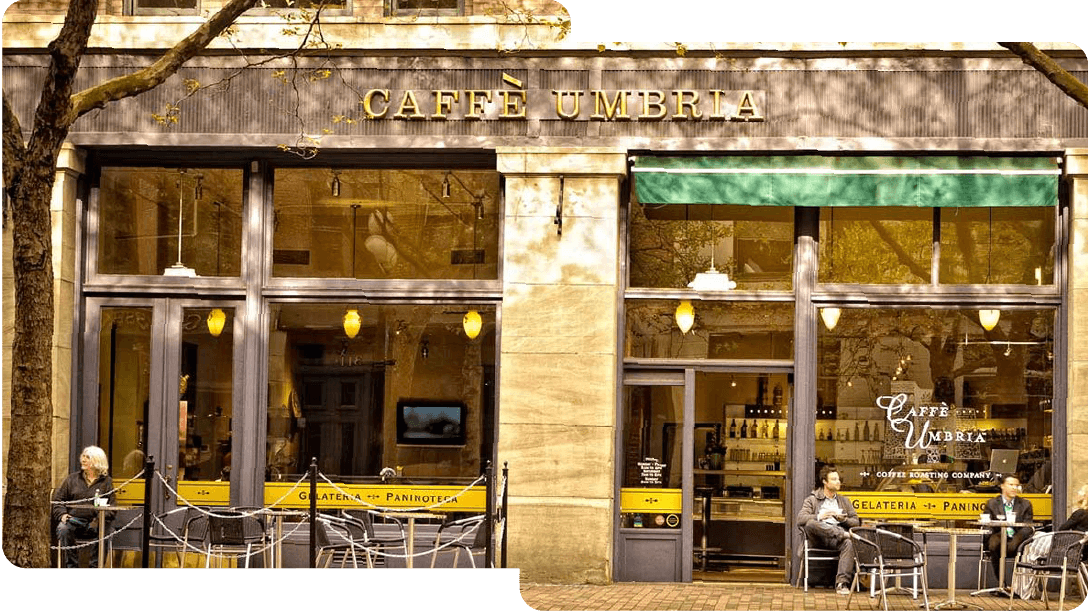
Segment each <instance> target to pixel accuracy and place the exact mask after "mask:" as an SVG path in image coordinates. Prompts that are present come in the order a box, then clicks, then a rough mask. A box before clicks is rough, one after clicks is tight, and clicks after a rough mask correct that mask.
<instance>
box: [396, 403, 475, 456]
mask: <svg viewBox="0 0 1088 612" xmlns="http://www.w3.org/2000/svg"><path fill="white" fill-rule="evenodd" d="M465 412H466V409H465V404H464V403H462V402H459V401H442V400H414V399H402V400H400V401H398V402H397V444H400V445H408V446H464V445H465Z"/></svg>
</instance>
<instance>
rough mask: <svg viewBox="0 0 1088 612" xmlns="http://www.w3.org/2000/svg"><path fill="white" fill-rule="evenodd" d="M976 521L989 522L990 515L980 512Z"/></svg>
mask: <svg viewBox="0 0 1088 612" xmlns="http://www.w3.org/2000/svg"><path fill="white" fill-rule="evenodd" d="M978 522H980V523H989V522H990V515H989V514H987V513H985V512H983V513H982V514H980V515H978Z"/></svg>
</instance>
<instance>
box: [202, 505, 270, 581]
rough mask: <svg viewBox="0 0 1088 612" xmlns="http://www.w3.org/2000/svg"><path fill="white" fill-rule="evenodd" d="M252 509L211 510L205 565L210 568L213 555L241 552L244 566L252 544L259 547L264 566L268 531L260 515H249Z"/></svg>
mask: <svg viewBox="0 0 1088 612" xmlns="http://www.w3.org/2000/svg"><path fill="white" fill-rule="evenodd" d="M253 510H255V509H252V508H235V509H233V510H215V511H213V512H212V514H210V515H209V516H208V547H207V551H208V558H207V560H206V561H205V567H210V565H211V559H212V557H213V556H222V555H225V554H233V553H239V554H243V553H244V554H245V559H246V562H245V566H246V567H249V560H250V557H251V556H252V555H253V548H254V546H259V547H260V552H261V553H262V554H263V555H264V558H265V563H264V565H265V566H267V565H268V563H267V553H268V549H269V545H268V530H267V529H266V527H265V522H264V517H263V516H261V515H259V514H252V512H253Z"/></svg>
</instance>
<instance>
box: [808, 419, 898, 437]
mask: <svg viewBox="0 0 1088 612" xmlns="http://www.w3.org/2000/svg"><path fill="white" fill-rule="evenodd" d="M883 439H884V422H883V421H881V420H879V419H837V420H835V421H832V422H831V423H817V424H816V441H817V442H881V441H882V440H883Z"/></svg>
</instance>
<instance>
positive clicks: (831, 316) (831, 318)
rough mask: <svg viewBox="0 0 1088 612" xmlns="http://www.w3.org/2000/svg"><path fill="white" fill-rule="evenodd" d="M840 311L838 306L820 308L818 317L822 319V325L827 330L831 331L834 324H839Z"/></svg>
mask: <svg viewBox="0 0 1088 612" xmlns="http://www.w3.org/2000/svg"><path fill="white" fill-rule="evenodd" d="M840 314H842V311H841V310H839V309H838V308H821V309H820V318H821V319H823V320H824V326H826V327H827V331H832V330H834V329H835V326H836V325H838V324H839V315H840Z"/></svg>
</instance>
